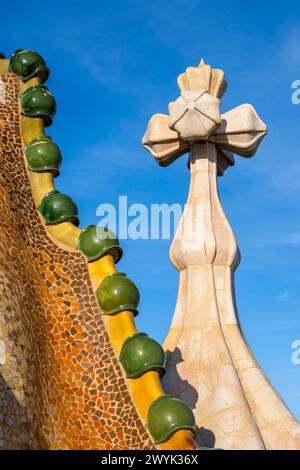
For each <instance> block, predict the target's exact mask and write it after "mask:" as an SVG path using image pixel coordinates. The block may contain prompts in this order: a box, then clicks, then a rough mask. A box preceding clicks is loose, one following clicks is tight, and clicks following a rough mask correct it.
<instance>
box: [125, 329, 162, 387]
mask: <svg viewBox="0 0 300 470" xmlns="http://www.w3.org/2000/svg"><path fill="white" fill-rule="evenodd" d="M120 362H121V364H122V366H123V367H124V369H125V372H126V375H127V377H128V378H129V379H135V378H137V377H140V376H141V375H142V374H144V373H145V372H147V371H149V370H155V371H157V372H159V373H160V375H162V374H163V373H164V371H165V362H166V358H165V352H164V350H163V348H162V347H161V345H160V344H159V343H157V342H156V341H155V340H154V339H152V338H149V336H147V335H146V333H141V332H139V333H134V334H133V335H131V336H129V337H128V338H127V339H126V341H125V342H124V344H123V346H122V349H121V353H120Z"/></svg>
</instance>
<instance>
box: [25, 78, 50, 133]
mask: <svg viewBox="0 0 300 470" xmlns="http://www.w3.org/2000/svg"><path fill="white" fill-rule="evenodd" d="M55 113H56V103H55V99H54V97H53V95H52V94H51V93H50V91H49V90H48V88H47V87H45V86H44V85H34V86H31V87H30V88H28V89H27V90H26V91H24V93H22V95H21V114H23V116H28V117H31V118H35V117H39V118H42V119H43V120H44V125H45V127H48V126H50V125H51V124H52V118H53V117H54V115H55Z"/></svg>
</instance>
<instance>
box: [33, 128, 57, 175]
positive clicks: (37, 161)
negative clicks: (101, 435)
mask: <svg viewBox="0 0 300 470" xmlns="http://www.w3.org/2000/svg"><path fill="white" fill-rule="evenodd" d="M25 154H26V157H27V167H28V170H30V171H35V172H36V173H42V172H45V171H49V172H51V173H53V175H54V176H58V175H59V169H60V167H61V161H62V156H61V152H60V149H59V147H58V146H57V145H56V143H55V142H53V141H52V139H51V137H48V136H46V135H43V136H41V137H36V139H33V140H32V141H31V142H30V144H29V145H27V147H26V148H25Z"/></svg>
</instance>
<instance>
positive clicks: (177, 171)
mask: <svg viewBox="0 0 300 470" xmlns="http://www.w3.org/2000/svg"><path fill="white" fill-rule="evenodd" d="M270 3H271V4H272V6H271V5H270ZM16 11H18V12H19V14H16ZM299 14H300V4H299V2H298V1H296V0H290V1H289V2H282V1H276V0H273V1H272V2H263V1H258V0H251V1H249V2H241V1H233V0H227V1H226V2H224V1H220V0H215V1H214V2H208V1H199V0H198V1H196V0H189V1H188V2H184V1H183V0H178V1H175V0H170V1H165V2H162V1H157V0H152V1H151V2H150V1H143V0H138V1H137V0H136V1H135V0H132V1H131V0H123V1H118V0H115V1H114V2H104V1H91V0H86V1H85V2H82V1H76V0H75V1H72V2H57V1H56V0H54V1H52V2H51V5H50V3H49V2H48V3H47V5H46V4H43V3H41V2H34V1H32V0H28V1H27V2H26V6H25V4H24V2H20V1H18V0H16V1H15V2H14V4H13V8H11V7H10V4H9V3H7V2H6V3H5V4H4V5H2V6H1V17H2V18H5V19H6V20H5V21H2V22H1V33H2V35H1V36H2V41H1V48H2V51H3V52H5V53H6V54H7V55H10V54H11V53H12V52H13V51H14V50H15V49H16V48H19V47H20V48H27V49H33V50H37V51H38V52H40V53H41V54H42V55H43V56H44V58H45V59H46V61H47V63H48V65H49V66H50V68H51V77H50V79H49V80H48V82H47V86H48V87H49V89H50V90H51V91H52V92H53V94H54V95H55V97H56V100H57V103H58V111H57V115H56V117H55V119H54V124H53V126H52V127H51V128H49V130H48V134H49V135H51V136H52V137H53V138H54V139H55V141H56V142H57V143H58V144H59V145H60V147H61V149H62V151H63V156H64V161H63V167H62V172H61V176H60V177H59V178H58V179H57V180H56V183H57V187H58V189H60V190H61V191H63V192H65V193H67V194H69V195H71V196H72V197H73V198H74V199H75V200H76V202H77V203H78V206H79V210H80V219H81V226H82V227H83V226H85V225H87V224H89V223H97V222H98V218H97V216H96V208H97V206H98V205H99V204H101V203H103V202H105V203H112V204H115V203H116V202H117V200H118V197H119V195H127V196H128V202H129V204H131V203H134V202H139V203H144V204H146V205H150V204H151V203H163V202H167V203H177V202H179V203H181V204H183V203H184V202H185V199H186V196H187V190H188V183H189V175H188V171H187V170H186V158H181V159H179V160H178V161H177V162H176V163H175V164H173V165H172V166H170V167H168V168H165V169H164V168H160V167H159V166H158V165H157V164H156V163H155V161H154V159H153V158H152V157H151V156H150V154H148V153H147V152H146V151H145V150H144V149H143V148H142V147H141V144H140V141H141V137H142V135H143V132H144V129H145V126H146V124H147V121H148V119H149V117H150V116H151V115H152V114H154V113H157V112H162V113H166V112H167V104H168V102H169V101H171V100H173V99H175V98H177V96H178V89H177V85H176V77H177V75H178V74H179V73H181V72H183V71H184V70H185V68H186V67H187V66H189V65H197V64H198V63H199V60H200V58H201V57H204V59H205V61H206V62H207V63H210V64H211V65H213V66H215V67H220V68H223V69H224V70H225V74H226V78H227V81H228V83H229V87H228V90H227V92H226V94H225V96H224V98H223V101H222V110H223V111H227V110H229V109H231V108H232V107H234V106H237V105H239V104H241V103H245V102H249V103H252V104H253V105H254V106H255V108H256V109H257V111H258V113H259V115H260V116H261V117H262V119H263V120H264V121H265V122H266V123H267V124H268V127H269V133H268V136H267V137H266V139H265V141H264V142H263V143H262V145H261V147H260V149H259V152H258V154H257V156H256V157H254V158H253V159H250V160H249V159H243V158H240V157H237V158H236V166H235V167H234V168H233V169H230V170H229V171H228V172H227V173H226V174H225V176H224V177H223V178H222V179H221V180H220V192H221V198H222V201H223V205H224V208H225V210H226V212H227V215H228V216H229V219H230V222H231V224H232V226H233V228H234V231H235V234H236V237H237V240H238V243H239V246H240V249H241V252H242V263H241V265H240V267H239V269H238V271H237V275H236V289H237V302H238V307H239V313H240V318H241V322H242V325H243V328H244V330H245V333H246V336H247V339H248V341H249V343H250V345H251V346H252V348H253V350H254V352H255V354H256V357H257V358H258V360H259V362H260V363H261V365H262V366H263V368H264V369H265V371H266V372H267V373H268V375H269V377H270V378H271V380H272V382H273V383H274V385H275V386H276V387H277V389H278V390H279V391H280V392H281V394H282V396H283V397H284V399H285V400H286V402H287V403H288V405H289V406H290V408H291V409H292V410H293V411H294V413H295V414H296V416H297V417H298V418H300V387H299V384H300V381H299V377H300V365H298V366H296V365H293V364H292V362H291V354H292V349H291V344H292V342H293V341H294V340H296V339H300V288H299V287H300V222H299V221H300V204H299V199H300V158H299V157H300V155H299V131H300V105H298V106H295V105H293V104H292V102H291V93H292V90H291V84H292V82H293V81H294V80H297V79H300V15H299ZM122 245H123V248H124V252H125V255H124V258H123V260H122V261H121V263H120V264H119V268H120V269H121V270H123V271H126V273H127V274H128V276H130V277H131V278H132V279H133V280H134V281H135V282H136V283H137V284H138V286H139V288H140V291H141V297H142V302H141V309H140V315H139V317H137V323H138V327H139V328H140V329H141V330H144V331H146V332H148V333H149V334H151V335H152V336H153V337H155V338H157V339H158V340H159V341H163V338H164V336H165V334H166V332H167V330H168V327H169V324H170V321H171V317H172V313H173V310H174V306H175V302H176V294H177V273H176V271H175V269H174V268H173V266H172V265H171V263H170V261H169V259H168V250H169V245H170V242H169V241H168V240H165V241H162V240H156V241H155V240H153V241H151V240H137V241H133V240H127V241H123V242H122Z"/></svg>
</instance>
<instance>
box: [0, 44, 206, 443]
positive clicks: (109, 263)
mask: <svg viewBox="0 0 300 470" xmlns="http://www.w3.org/2000/svg"><path fill="white" fill-rule="evenodd" d="M0 74H4V75H3V77H12V78H13V79H14V80H17V82H18V85H19V91H20V97H19V98H20V99H19V113H20V115H19V119H20V130H21V138H22V145H23V147H24V159H25V162H26V165H27V174H28V179H29V182H30V186H31V191H32V196H33V199H34V202H35V206H36V208H37V209H38V210H39V212H40V214H41V215H42V216H43V219H44V222H45V228H46V230H47V232H48V234H49V236H50V238H51V239H52V241H54V242H55V244H56V245H58V246H59V247H60V248H63V251H64V253H65V256H64V259H68V257H74V256H75V257H76V256H77V257H78V256H79V253H78V250H79V251H81V252H82V253H83V254H84V255H85V257H86V260H85V263H86V265H87V268H88V272H89V277H90V281H91V284H92V286H93V290H94V293H95V294H96V299H97V301H98V305H99V307H100V311H101V314H102V315H101V318H102V320H103V321H104V324H105V327H106V331H107V333H108V336H109V339H110V343H111V345H112V346H113V348H114V350H115V352H116V354H117V355H118V356H119V361H120V362H121V364H122V366H123V368H124V372H125V374H126V376H127V384H128V388H129V391H130V395H131V398H132V401H133V403H134V405H135V408H136V410H137V412H138V415H139V417H140V418H141V420H142V422H143V423H144V426H146V428H147V430H149V431H150V434H151V435H152V439H153V441H154V442H155V444H156V445H157V446H158V447H159V448H160V449H176V450H180V449H197V445H196V443H195V441H194V440H193V433H194V431H195V420H194V417H193V413H192V411H191V410H190V409H189V407H188V406H187V405H186V404H185V403H184V402H182V401H180V400H176V399H174V398H171V397H169V396H167V395H165V393H164V391H163V389H162V386H161V383H160V375H161V374H162V373H163V372H164V365H165V357H164V352H163V350H162V348H161V346H160V345H159V344H158V343H156V341H154V340H153V339H151V338H149V337H148V336H147V335H146V334H145V333H139V332H137V329H136V326H135V323H134V316H135V315H136V314H137V313H138V303H139V293H138V290H137V288H136V286H135V285H134V283H133V282H132V281H131V280H129V279H128V278H127V277H126V275H125V274H123V273H119V272H118V271H117V269H116V266H115V265H116V263H117V262H118V261H119V259H120V258H121V256H122V249H121V248H120V246H119V242H118V240H117V238H116V237H115V235H114V234H112V232H110V231H106V229H103V228H101V227H95V226H88V227H86V228H85V229H84V230H81V229H80V228H79V227H78V225H79V218H78V211H77V207H76V204H75V203H74V201H72V199H71V198H70V197H69V196H67V195H64V194H62V193H60V192H58V191H56V189H55V186H54V178H55V177H56V176H57V175H58V174H59V169H60V165H61V154H60V150H59V147H58V146H57V144H56V143H55V142H53V141H52V139H51V138H49V137H47V136H45V132H44V128H45V127H47V126H49V125H50V124H51V123H52V119H53V117H54V115H55V110H56V105H55V99H54V97H53V96H52V94H51V93H50V92H49V90H48V89H47V88H46V87H45V86H44V85H43V83H44V81H45V80H46V79H47V78H48V75H49V69H48V67H47V66H46V64H45V62H44V60H43V59H42V57H41V56H40V55H39V54H37V53H35V52H33V51H26V50H17V51H16V52H15V53H14V54H13V55H12V57H11V58H10V60H6V59H4V58H2V59H0ZM13 74H15V76H16V75H17V76H18V79H17V78H16V77H15V76H14V75H13ZM80 259H82V258H81V255H80ZM62 269H63V268H62ZM79 276H80V273H79ZM61 297H62V299H63V297H64V293H63V292H62V294H61ZM94 297H95V296H94ZM141 358H142V359H141ZM103 416H104V415H103ZM170 417H171V419H170ZM144 439H145V447H144V448H147V446H148V448H149V442H148V441H149V439H148V435H147V431H146V429H145V428H144ZM147 440H148V441H147ZM112 441H113V442H112V443H111V444H112V448H118V443H117V442H116V441H114V440H112ZM93 444H94V448H95V447H96V448H97V445H98V444H97V442H96V440H94V441H93ZM139 445H140V447H138V444H136V447H135V448H143V446H142V443H141V442H140V444H139ZM83 447H85V446H83ZM86 447H87V448H88V447H89V446H88V445H86ZM133 447H134V446H133ZM107 448H109V447H107ZM123 448H124V447H123Z"/></svg>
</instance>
